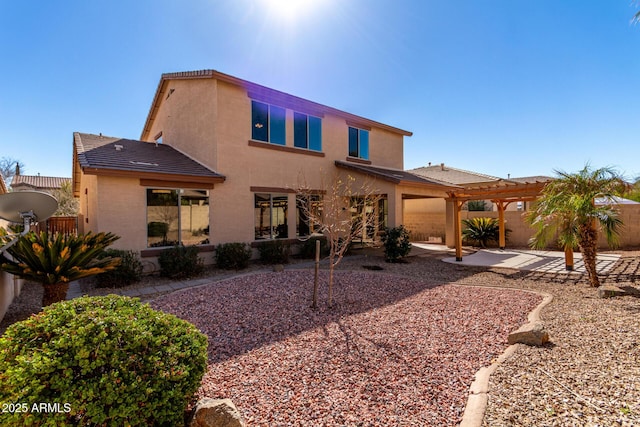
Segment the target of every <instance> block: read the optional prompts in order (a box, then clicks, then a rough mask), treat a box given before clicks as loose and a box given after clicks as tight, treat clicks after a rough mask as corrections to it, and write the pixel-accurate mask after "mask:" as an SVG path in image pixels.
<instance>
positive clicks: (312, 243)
mask: <svg viewBox="0 0 640 427" xmlns="http://www.w3.org/2000/svg"><path fill="white" fill-rule="evenodd" d="M318 240H320V256H321V257H325V256H327V255H329V245H328V244H327V238H326V237H324V236H322V237H311V238H310V239H308V240H305V241H304V242H303V243H302V246H301V247H300V254H299V256H300V258H310V259H314V258H315V257H316V241H318Z"/></svg>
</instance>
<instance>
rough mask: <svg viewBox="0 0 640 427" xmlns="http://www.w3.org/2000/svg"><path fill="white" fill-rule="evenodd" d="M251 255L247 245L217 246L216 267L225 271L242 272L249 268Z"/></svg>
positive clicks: (229, 244)
mask: <svg viewBox="0 0 640 427" xmlns="http://www.w3.org/2000/svg"><path fill="white" fill-rule="evenodd" d="M251 255H252V253H251V247H250V246H249V245H248V244H246V243H238V242H234V243H222V244H219V245H218V246H216V265H217V266H218V268H223V269H225V270H242V269H243V268H247V267H248V266H249V261H250V260H251Z"/></svg>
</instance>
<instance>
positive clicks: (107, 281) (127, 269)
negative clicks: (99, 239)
mask: <svg viewBox="0 0 640 427" xmlns="http://www.w3.org/2000/svg"><path fill="white" fill-rule="evenodd" d="M103 257H111V258H120V264H119V265H118V266H117V267H116V268H115V269H114V270H110V271H107V272H105V273H102V274H98V275H97V276H96V285H97V286H98V287H99V288H121V287H123V286H129V285H130V284H132V283H136V282H139V281H140V279H142V262H140V259H139V258H138V255H137V253H136V252H134V251H126V250H122V249H106V250H105V251H104V252H103V253H102V254H101V255H99V258H103Z"/></svg>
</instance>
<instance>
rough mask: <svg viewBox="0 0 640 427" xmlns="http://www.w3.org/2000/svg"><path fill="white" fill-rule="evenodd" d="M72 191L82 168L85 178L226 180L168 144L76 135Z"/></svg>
mask: <svg viewBox="0 0 640 427" xmlns="http://www.w3.org/2000/svg"><path fill="white" fill-rule="evenodd" d="M73 146H74V153H73V155H74V162H73V169H74V173H73V175H74V187H75V185H76V184H77V183H78V182H79V177H78V174H79V171H78V170H77V168H78V167H79V168H81V169H82V171H83V172H84V173H86V174H92V175H112V176H130V177H139V178H152V179H165V180H174V181H183V182H194V181H197V182H206V183H211V184H212V183H217V182H223V181H224V180H225V177H224V175H220V174H218V173H216V172H215V171H213V170H211V169H209V168H208V167H206V166H204V165H203V164H201V163H199V162H197V161H195V160H193V159H192V158H191V157H189V156H187V155H185V154H183V153H182V152H180V151H178V150H176V149H175V148H173V147H171V146H169V145H167V144H155V143H151V142H143V141H137V140H133V139H125V138H115V137H110V136H103V135H93V134H86V133H78V132H75V133H74V134H73Z"/></svg>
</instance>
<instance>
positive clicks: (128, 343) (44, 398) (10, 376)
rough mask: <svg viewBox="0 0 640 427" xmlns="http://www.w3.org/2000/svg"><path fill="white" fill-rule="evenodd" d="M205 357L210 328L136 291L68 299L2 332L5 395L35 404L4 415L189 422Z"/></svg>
mask: <svg viewBox="0 0 640 427" xmlns="http://www.w3.org/2000/svg"><path fill="white" fill-rule="evenodd" d="M206 366H207V338H206V336H205V335H203V334H202V333H201V332H200V331H198V330H197V329H196V327H195V326H193V325H192V324H190V323H188V322H186V321H184V320H181V319H178V318H177V317H175V316H173V315H170V314H165V313H162V312H158V311H155V310H153V309H152V308H151V307H149V305H147V304H144V305H143V304H141V303H140V301H138V300H137V299H133V298H128V297H122V296H116V295H109V296H105V297H82V298H76V299H74V300H71V301H64V302H60V303H58V304H54V305H52V306H49V307H46V308H45V309H44V310H43V311H42V312H41V313H39V314H38V315H34V316H32V317H31V318H29V319H27V320H24V321H22V322H18V323H14V324H13V325H11V326H10V327H9V328H7V330H6V331H5V333H4V335H3V336H2V337H1V338H0V372H2V374H0V402H19V404H20V405H22V406H23V407H25V408H26V409H27V410H26V411H21V412H18V411H13V412H6V413H3V414H2V420H3V425H15V426H18V425H21V426H22V425H34V426H35V425H42V426H54V425H55V426H61V425H65V426H66V425H95V426H98V425H100V426H106V425H119V426H125V425H128V426H141V425H144V426H147V425H158V426H159V425H167V426H169V425H171V426H174V425H182V422H183V417H184V410H185V407H186V405H187V403H188V402H189V400H190V399H191V398H192V396H193V394H194V393H195V391H196V390H197V389H198V387H199V386H200V382H201V379H202V375H203V374H204V372H205V369H206ZM42 402H46V403H47V404H48V405H50V406H51V405H55V408H56V410H55V411H38V410H35V411H34V410H32V409H31V408H32V407H33V405H40V404H41V403H42Z"/></svg>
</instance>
